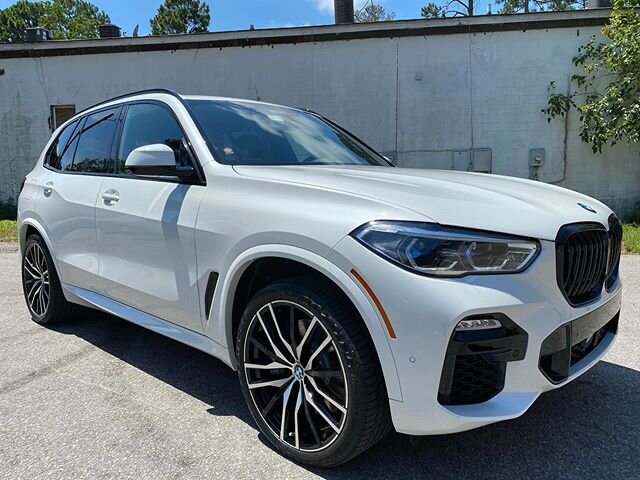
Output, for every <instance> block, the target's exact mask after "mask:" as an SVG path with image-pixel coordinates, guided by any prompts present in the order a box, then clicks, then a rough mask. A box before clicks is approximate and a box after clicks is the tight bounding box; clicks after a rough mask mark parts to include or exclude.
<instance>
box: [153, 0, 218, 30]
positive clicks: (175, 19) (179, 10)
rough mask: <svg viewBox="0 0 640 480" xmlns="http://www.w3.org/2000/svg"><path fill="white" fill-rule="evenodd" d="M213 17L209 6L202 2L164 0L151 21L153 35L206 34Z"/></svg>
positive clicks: (197, 0)
mask: <svg viewBox="0 0 640 480" xmlns="http://www.w3.org/2000/svg"><path fill="white" fill-rule="evenodd" d="M210 21H211V15H210V14H209V5H208V4H206V3H204V2H202V1H200V0H164V3H163V4H162V5H160V8H158V13H156V16H155V17H153V18H152V19H151V22H150V23H151V33H152V34H153V35H169V34H176V33H199V32H206V31H207V29H208V28H209V22H210Z"/></svg>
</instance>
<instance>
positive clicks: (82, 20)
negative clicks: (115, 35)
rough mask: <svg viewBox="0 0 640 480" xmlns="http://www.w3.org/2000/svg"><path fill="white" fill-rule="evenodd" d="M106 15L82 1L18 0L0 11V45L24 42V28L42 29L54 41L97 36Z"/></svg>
mask: <svg viewBox="0 0 640 480" xmlns="http://www.w3.org/2000/svg"><path fill="white" fill-rule="evenodd" d="M109 21H110V20H109V16H108V15H107V14H106V13H104V12H103V11H101V10H99V9H98V7H96V6H95V5H93V4H92V3H90V2H87V1H85V0H44V1H39V2H29V1H27V0H19V1H17V2H16V3H14V4H13V5H11V6H10V7H7V8H5V9H4V10H0V42H24V41H25V40H26V29H27V28H30V27H44V28H46V29H48V30H51V32H52V34H53V38H55V39H78V38H96V37H98V26H99V25H101V24H103V23H109Z"/></svg>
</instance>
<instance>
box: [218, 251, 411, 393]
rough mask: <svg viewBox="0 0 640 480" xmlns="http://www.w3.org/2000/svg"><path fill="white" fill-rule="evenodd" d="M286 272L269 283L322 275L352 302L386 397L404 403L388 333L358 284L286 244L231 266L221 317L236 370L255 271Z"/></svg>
mask: <svg viewBox="0 0 640 480" xmlns="http://www.w3.org/2000/svg"><path fill="white" fill-rule="evenodd" d="M261 265H262V266H263V267H262V268H264V266H268V267H276V268H280V269H283V268H285V267H293V268H294V269H293V271H292V272H291V274H288V272H287V274H286V275H283V274H282V272H278V271H277V270H276V271H275V272H273V271H270V272H269V273H271V274H272V275H273V278H272V279H270V281H276V280H278V279H282V278H287V277H291V276H297V275H298V274H300V273H301V272H305V273H310V274H315V275H320V276H322V277H323V278H324V279H326V280H328V281H329V282H331V284H333V286H334V287H335V288H336V289H337V290H338V291H340V292H341V293H342V294H343V295H344V296H345V297H346V299H347V300H348V301H349V302H350V303H351V305H352V306H353V308H354V310H355V311H356V312H357V313H358V315H359V317H360V319H361V320H362V322H363V323H364V324H365V327H366V329H367V332H368V334H369V336H370V338H371V340H372V342H373V345H374V348H375V351H376V355H377V357H378V361H379V362H380V366H381V368H382V372H383V375H384V380H385V385H386V387H387V394H388V396H389V398H392V399H394V400H399V401H401V399H402V394H401V390H400V383H399V379H398V374H397V371H396V364H395V360H394V357H393V353H392V351H391V346H390V345H389V338H388V334H387V331H386V330H385V328H384V327H383V325H382V323H381V321H380V319H379V317H378V315H377V313H376V311H375V310H374V308H373V306H372V304H371V302H370V301H369V300H368V299H367V297H366V296H365V295H364V293H363V292H362V290H361V289H360V288H359V287H358V285H357V284H356V283H355V281H354V280H353V279H352V278H351V277H349V276H348V275H347V274H346V273H344V272H343V271H342V270H340V269H339V268H338V267H336V266H335V265H333V264H332V263H331V262H329V261H328V260H327V259H325V258H324V257H322V256H320V255H317V254H315V253H313V252H310V251H307V250H303V249H301V248H298V247H293V246H286V245H272V246H269V245H262V246H259V247H254V248H251V249H249V250H247V251H246V252H244V253H243V254H242V255H240V256H239V257H238V258H236V260H235V261H234V263H233V264H232V265H231V267H230V269H229V271H228V273H227V275H226V278H227V280H226V281H225V282H224V284H223V286H222V289H221V290H222V291H221V301H220V309H221V310H222V311H221V312H219V313H220V316H219V317H218V318H220V319H221V322H223V328H224V336H225V340H226V344H227V346H228V348H229V349H230V350H229V352H230V357H231V358H230V361H231V364H232V365H233V367H234V368H236V359H235V354H234V353H233V351H234V345H235V334H236V332H237V325H238V322H239V319H240V316H241V315H242V311H243V310H244V308H243V305H246V302H247V301H248V300H249V299H250V296H251V293H252V292H255V291H257V290H258V289H259V288H260V287H259V285H255V284H254V285H253V286H251V285H250V284H251V281H252V278H253V277H254V276H255V275H256V269H259V268H261V267H260V266H261Z"/></svg>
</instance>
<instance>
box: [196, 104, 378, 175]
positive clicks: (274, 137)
mask: <svg viewBox="0 0 640 480" xmlns="http://www.w3.org/2000/svg"><path fill="white" fill-rule="evenodd" d="M187 103H188V104H189V106H190V107H191V109H192V111H193V113H194V115H195V117H196V119H197V120H198V121H199V123H200V124H201V125H202V128H203V129H204V131H205V134H206V136H207V140H208V143H209V145H210V146H212V147H213V148H212V149H213V151H212V153H213V155H214V157H215V158H216V160H218V161H219V162H221V163H226V164H231V165H385V166H388V165H389V163H388V162H386V161H385V160H384V158H382V157H381V156H380V155H378V154H377V153H375V152H373V151H372V150H371V149H369V148H367V147H366V146H364V145H363V144H362V143H361V142H359V141H358V140H356V139H355V138H354V137H352V136H351V135H349V134H348V133H346V132H345V131H343V130H341V129H339V128H336V127H334V126H333V125H331V124H330V123H329V122H326V121H324V120H322V119H321V118H319V117H318V116H316V115H313V114H311V113H307V112H303V111H301V110H296V109H293V108H286V107H278V106H275V105H266V104H259V103H248V102H236V101H220V100H189V101H188V102H187Z"/></svg>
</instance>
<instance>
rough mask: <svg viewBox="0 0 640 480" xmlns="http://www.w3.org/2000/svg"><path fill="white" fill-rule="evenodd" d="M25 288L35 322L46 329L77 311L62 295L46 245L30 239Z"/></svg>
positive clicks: (24, 263) (37, 237)
mask: <svg viewBox="0 0 640 480" xmlns="http://www.w3.org/2000/svg"><path fill="white" fill-rule="evenodd" d="M22 288H23V291H24V298H25V301H26V302H27V307H28V308H29V313H30V314H31V318H32V319H33V321H34V322H36V323H39V324H41V325H47V324H51V323H55V322H60V321H64V320H68V319H70V318H71V317H72V316H73V314H74V313H75V311H76V307H75V305H74V304H72V303H69V302H68V301H67V299H66V298H65V297H64V293H62V286H61V285H60V279H59V278H58V274H57V272H56V269H55V266H54V264H53V259H52V258H51V254H50V253H49V249H48V248H47V245H46V243H45V242H44V240H43V239H42V237H41V236H40V235H38V234H33V235H30V236H29V238H28V239H27V241H26V243H25V247H24V254H23V256H22Z"/></svg>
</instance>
